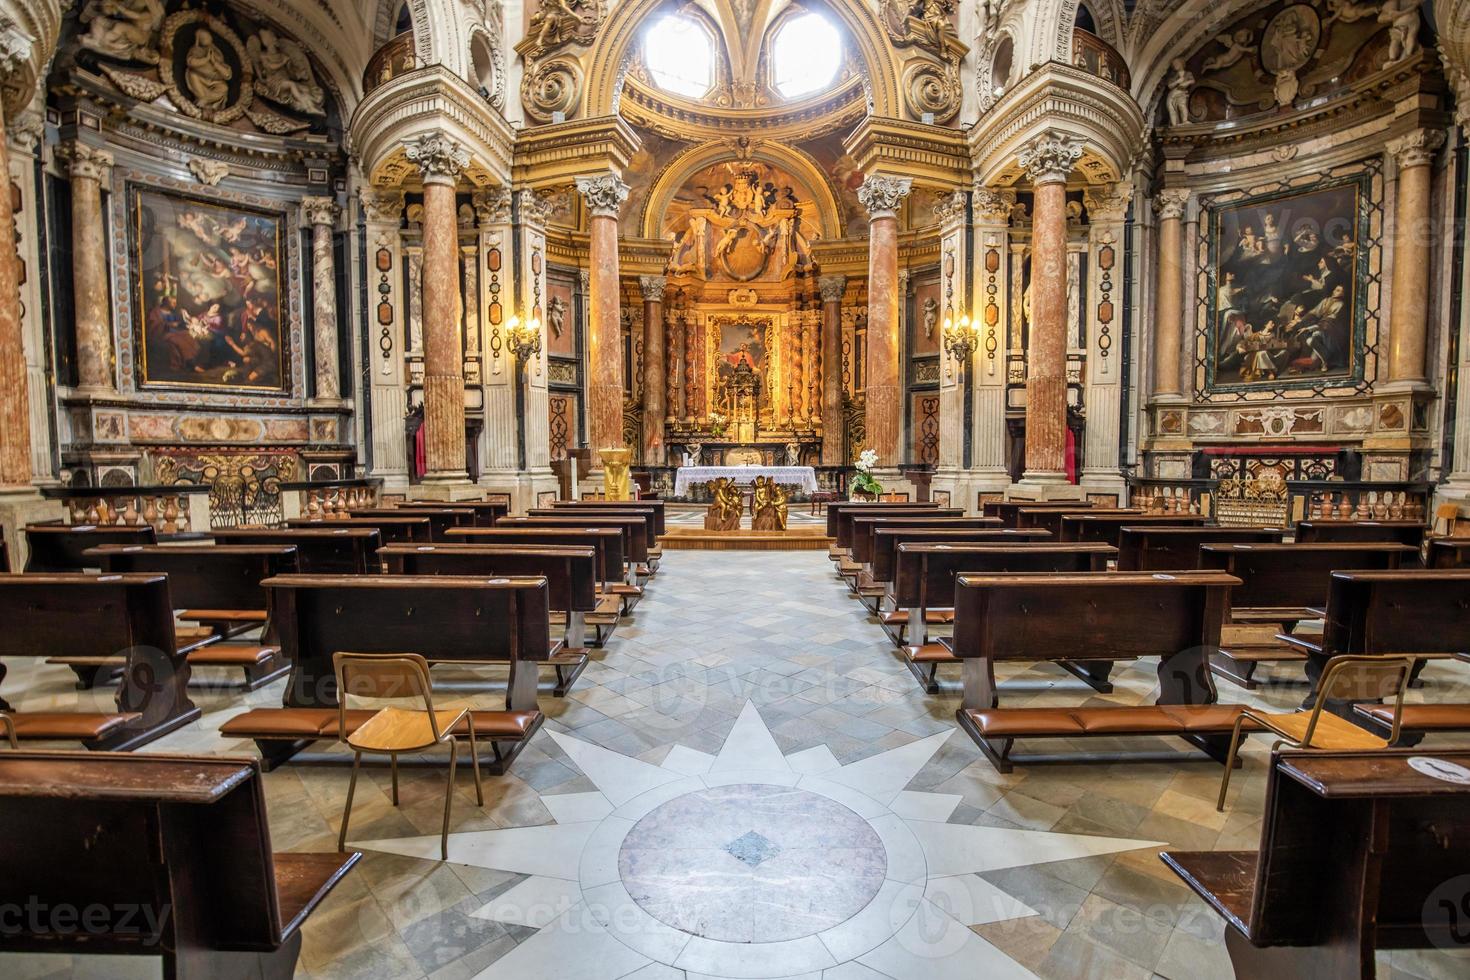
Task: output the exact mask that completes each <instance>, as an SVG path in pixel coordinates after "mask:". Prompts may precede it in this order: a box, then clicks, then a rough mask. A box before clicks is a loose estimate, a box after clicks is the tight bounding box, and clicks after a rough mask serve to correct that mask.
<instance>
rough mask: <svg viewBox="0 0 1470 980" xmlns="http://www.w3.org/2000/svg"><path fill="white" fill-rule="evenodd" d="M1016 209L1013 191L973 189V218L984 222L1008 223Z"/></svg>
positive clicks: (986, 188) (987, 188)
mask: <svg viewBox="0 0 1470 980" xmlns="http://www.w3.org/2000/svg"><path fill="white" fill-rule="evenodd" d="M1015 209H1016V192H1015V191H997V190H991V189H990V188H989V187H976V188H975V217H976V218H979V219H982V220H986V221H1009V220H1011V212H1013V211H1014V210H1015Z"/></svg>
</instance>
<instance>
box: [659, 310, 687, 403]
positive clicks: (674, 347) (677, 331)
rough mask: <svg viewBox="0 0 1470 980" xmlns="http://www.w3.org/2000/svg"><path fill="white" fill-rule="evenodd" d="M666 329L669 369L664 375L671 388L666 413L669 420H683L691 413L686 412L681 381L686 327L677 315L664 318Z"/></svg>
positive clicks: (665, 352) (666, 350)
mask: <svg viewBox="0 0 1470 980" xmlns="http://www.w3.org/2000/svg"><path fill="white" fill-rule="evenodd" d="M664 329H665V332H666V334H667V336H668V340H667V346H666V347H665V349H664V354H665V356H666V357H667V359H668V368H667V370H666V371H665V372H664V374H665V380H666V381H667V383H668V388H669V390H668V400H667V401H666V402H665V403H664V406H665V412H666V414H667V415H668V417H669V418H673V419H682V418H686V417H688V414H689V413H688V412H686V411H684V385H683V384H682V383H681V382H680V380H679V374H680V367H681V365H682V364H683V363H684V327H683V324H682V322H681V321H680V319H679V317H678V315H677V313H676V314H675V315H674V316H668V315H665V316H664Z"/></svg>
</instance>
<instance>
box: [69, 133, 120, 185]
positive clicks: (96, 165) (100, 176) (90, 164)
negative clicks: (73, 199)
mask: <svg viewBox="0 0 1470 980" xmlns="http://www.w3.org/2000/svg"><path fill="white" fill-rule="evenodd" d="M60 156H61V159H62V160H63V161H65V163H66V172H67V173H68V174H70V175H71V177H72V179H74V180H75V179H81V180H95V181H98V182H99V183H101V182H105V181H106V180H107V173H108V171H109V170H111V169H112V154H111V153H108V152H107V151H106V150H99V149H97V148H96V147H95V146H88V145H87V144H85V143H67V144H66V145H64V146H63V147H62V148H61V154H60Z"/></svg>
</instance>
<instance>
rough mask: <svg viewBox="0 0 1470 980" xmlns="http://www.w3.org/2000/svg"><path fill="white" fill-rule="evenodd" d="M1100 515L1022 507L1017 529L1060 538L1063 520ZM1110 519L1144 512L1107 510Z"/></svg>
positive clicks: (1017, 519)
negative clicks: (1043, 531)
mask: <svg viewBox="0 0 1470 980" xmlns="http://www.w3.org/2000/svg"><path fill="white" fill-rule="evenodd" d="M1093 513H1100V511H1094V510H1090V509H1084V510H1078V509H1077V508H1075V507H1066V508H1063V507H1022V508H1021V509H1020V510H1018V511H1016V514H1015V520H1016V524H1015V526H1016V527H1039V528H1041V529H1042V530H1045V531H1050V532H1051V533H1052V536H1053V537H1056V538H1060V537H1061V534H1062V518H1063V517H1066V516H1068V515H1070V514H1093ZM1107 514H1108V516H1109V517H1112V516H1116V515H1120V514H1137V515H1139V516H1142V515H1143V514H1144V511H1142V510H1139V509H1135V508H1117V507H1109V508H1107Z"/></svg>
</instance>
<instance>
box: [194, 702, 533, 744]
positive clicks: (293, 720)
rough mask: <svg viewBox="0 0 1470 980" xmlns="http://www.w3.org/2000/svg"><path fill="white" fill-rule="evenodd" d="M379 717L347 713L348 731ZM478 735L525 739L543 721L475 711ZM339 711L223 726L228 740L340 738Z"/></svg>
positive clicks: (465, 730) (362, 711) (289, 712)
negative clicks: (338, 734) (338, 733)
mask: <svg viewBox="0 0 1470 980" xmlns="http://www.w3.org/2000/svg"><path fill="white" fill-rule="evenodd" d="M376 714H377V711H376V710H373V709H368V708H352V709H349V710H348V712H347V731H348V732H349V733H351V732H355V731H356V730H357V727H358V726H359V725H362V724H364V723H366V722H367V721H368V719H370V718H372V717H373V716H374V715H376ZM473 714H474V716H475V735H476V736H482V735H483V736H484V737H486V738H496V739H519V738H525V737H526V734H527V733H528V732H530V731H531V730H532V729H534V728H535V726H536V723H537V722H538V721H539V720H540V718H541V712H539V711H475V712H473ZM337 731H338V728H337V709H336V708H252V709H251V710H250V711H247V712H245V713H244V714H241V715H236V716H235V717H233V718H231V719H230V720H229V721H227V722H225V723H224V724H223V725H221V726H220V733H221V734H222V735H224V736H226V737H227V738H250V739H262V740H265V739H282V738H284V739H299V738H336V737H337ZM454 733H455V734H456V735H468V734H469V726H468V724H466V723H464V722H461V723H460V724H459V726H457V727H456V728H455V730H454Z"/></svg>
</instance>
